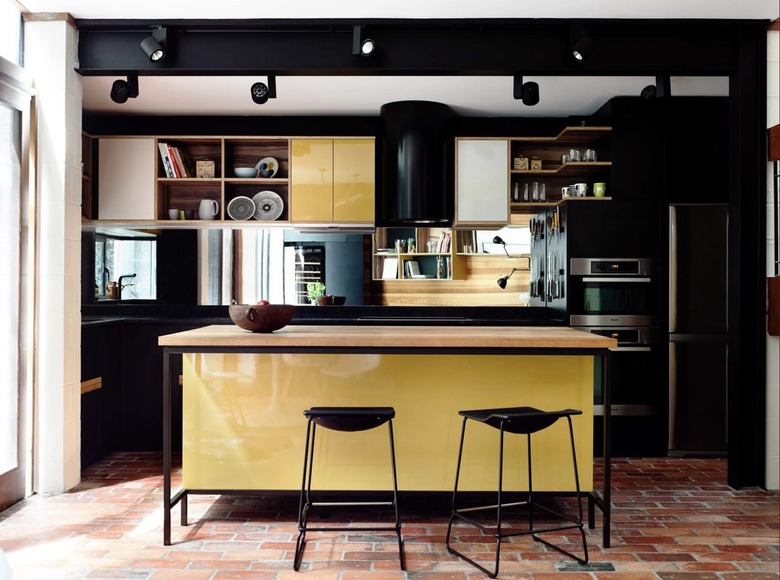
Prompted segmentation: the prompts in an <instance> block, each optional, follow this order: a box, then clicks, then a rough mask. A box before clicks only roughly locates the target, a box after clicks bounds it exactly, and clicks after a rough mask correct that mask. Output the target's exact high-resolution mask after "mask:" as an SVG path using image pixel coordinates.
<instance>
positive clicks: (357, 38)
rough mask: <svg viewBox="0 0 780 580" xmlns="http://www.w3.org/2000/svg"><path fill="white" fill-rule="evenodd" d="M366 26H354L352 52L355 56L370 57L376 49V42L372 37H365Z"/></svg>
mask: <svg viewBox="0 0 780 580" xmlns="http://www.w3.org/2000/svg"><path fill="white" fill-rule="evenodd" d="M365 28H366V27H365V26H363V25H357V26H353V27H352V54H354V55H355V56H365V57H369V56H371V55H373V54H374V52H375V51H376V42H374V41H373V40H372V39H370V38H363V32H364V31H365Z"/></svg>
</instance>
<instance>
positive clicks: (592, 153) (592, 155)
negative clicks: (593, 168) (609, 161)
mask: <svg viewBox="0 0 780 580" xmlns="http://www.w3.org/2000/svg"><path fill="white" fill-rule="evenodd" d="M584 161H596V150H595V149H586V150H585V159H584Z"/></svg>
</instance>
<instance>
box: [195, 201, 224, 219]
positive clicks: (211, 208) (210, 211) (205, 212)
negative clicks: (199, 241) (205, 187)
mask: <svg viewBox="0 0 780 580" xmlns="http://www.w3.org/2000/svg"><path fill="white" fill-rule="evenodd" d="M218 212H219V204H218V203H217V201H216V200H214V199H202V200H200V205H199V206H198V217H199V218H200V219H202V220H213V219H214V216H216V215H217V213H218Z"/></svg>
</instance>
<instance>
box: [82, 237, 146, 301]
mask: <svg viewBox="0 0 780 580" xmlns="http://www.w3.org/2000/svg"><path fill="white" fill-rule="evenodd" d="M120 278H121V279H120ZM112 282H113V283H116V284H111V283H112ZM114 285H116V290H115V291H114V292H115V293H114V292H112V291H109V288H110V287H111V286H114ZM156 298H157V240H156V239H154V238H140V239H139V238H118V237H113V236H105V235H97V236H96V237H95V299H97V300H116V299H119V300H155V299H156Z"/></svg>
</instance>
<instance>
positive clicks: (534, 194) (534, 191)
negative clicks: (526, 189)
mask: <svg viewBox="0 0 780 580" xmlns="http://www.w3.org/2000/svg"><path fill="white" fill-rule="evenodd" d="M531 201H539V182H537V181H534V183H533V185H532V186H531Z"/></svg>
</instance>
